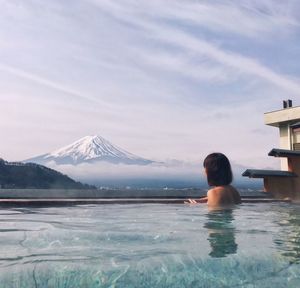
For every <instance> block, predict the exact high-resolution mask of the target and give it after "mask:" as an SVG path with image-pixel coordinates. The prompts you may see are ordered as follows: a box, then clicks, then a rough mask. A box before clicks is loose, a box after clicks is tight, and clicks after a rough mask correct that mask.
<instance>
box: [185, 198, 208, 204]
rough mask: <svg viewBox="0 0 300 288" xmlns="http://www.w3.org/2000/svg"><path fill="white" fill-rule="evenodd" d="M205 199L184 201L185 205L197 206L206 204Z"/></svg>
mask: <svg viewBox="0 0 300 288" xmlns="http://www.w3.org/2000/svg"><path fill="white" fill-rule="evenodd" d="M206 202H207V197H201V198H200V199H197V200H196V199H188V201H184V203H185V204H198V203H206Z"/></svg>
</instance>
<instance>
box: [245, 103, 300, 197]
mask: <svg viewBox="0 0 300 288" xmlns="http://www.w3.org/2000/svg"><path fill="white" fill-rule="evenodd" d="M264 120H265V124H266V125H270V126H273V127H277V128H279V137H280V148H273V149H272V150H271V151H270V152H269V154H268V155H269V156H273V157H280V158H281V170H262V169H247V170H246V171H245V172H244V173H243V174H242V175H243V176H246V177H249V178H262V179H263V180H264V191H265V192H267V193H270V194H271V195H272V196H274V197H275V198H286V197H289V198H292V199H300V106H297V107H293V105H292V101H291V100H287V101H283V109H281V110H277V111H272V112H267V113H265V114H264Z"/></svg>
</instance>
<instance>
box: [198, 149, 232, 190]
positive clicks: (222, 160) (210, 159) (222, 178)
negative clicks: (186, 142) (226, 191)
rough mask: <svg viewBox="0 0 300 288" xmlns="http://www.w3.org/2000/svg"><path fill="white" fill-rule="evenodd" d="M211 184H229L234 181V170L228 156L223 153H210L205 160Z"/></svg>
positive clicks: (209, 183)
mask: <svg viewBox="0 0 300 288" xmlns="http://www.w3.org/2000/svg"><path fill="white" fill-rule="evenodd" d="M203 166H204V168H205V169H206V173H207V183H208V185H209V186H223V185H229V184H230V183H231V182H232V171H231V166H230V162H229V160H228V158H227V157H226V156H225V155H224V154H222V153H212V154H209V155H208V156H207V157H206V158H205V159H204V162H203Z"/></svg>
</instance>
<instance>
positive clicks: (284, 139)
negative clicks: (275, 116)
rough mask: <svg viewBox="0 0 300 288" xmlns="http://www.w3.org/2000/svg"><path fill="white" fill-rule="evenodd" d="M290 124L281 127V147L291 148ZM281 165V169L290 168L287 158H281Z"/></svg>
mask: <svg viewBox="0 0 300 288" xmlns="http://www.w3.org/2000/svg"><path fill="white" fill-rule="evenodd" d="M288 129H289V128H288V126H281V127H280V128H279V135H280V140H279V141H280V142H279V143H280V148H281V149H290V140H289V132H288ZM280 164H281V165H280V166H281V170H288V162H287V159H286V158H281V159H280Z"/></svg>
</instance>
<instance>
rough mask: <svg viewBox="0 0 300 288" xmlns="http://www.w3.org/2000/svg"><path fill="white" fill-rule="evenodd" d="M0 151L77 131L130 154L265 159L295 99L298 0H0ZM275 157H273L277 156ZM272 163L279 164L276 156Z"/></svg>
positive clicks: (298, 100) (44, 148) (20, 152)
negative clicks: (267, 119) (268, 118)
mask: <svg viewBox="0 0 300 288" xmlns="http://www.w3.org/2000/svg"><path fill="white" fill-rule="evenodd" d="M0 6H1V10H0V135H1V141H0V148H1V149H0V157H2V158H4V159H5V160H8V161H16V160H24V159H28V158H31V157H33V156H37V155H40V154H44V153H47V152H50V151H53V150H55V149H57V148H60V147H62V146H65V145H67V144H70V143H72V142H73V141H75V140H77V139H79V138H82V137H84V136H86V135H95V134H98V135H101V136H102V137H104V138H106V139H108V140H109V141H111V142H112V143H114V144H116V145H118V146H119V147H122V148H123V149H125V150H127V151H130V152H131V153H134V154H137V155H139V156H142V157H145V158H149V159H153V160H159V161H164V160H166V159H178V160H182V161H191V162H196V161H200V160H201V159H203V157H205V156H206V155H207V154H208V153H210V152H215V151H220V152H223V153H225V154H226V155H228V156H229V158H230V159H231V160H232V161H233V162H234V163H237V164H239V165H244V166H249V167H256V168H260V167H269V166H272V165H275V164H274V163H277V160H274V159H269V158H268V157H267V153H268V152H269V150H271V149H272V148H274V147H278V145H279V136H278V129H277V128H273V127H267V126H265V125H264V120H263V113H264V112H268V111H272V110H277V109H281V107H282V100H284V99H292V100H293V101H294V105H300V81H299V80H300V66H299V59H300V1H298V0H295V1H288V0H287V1H276V0H272V1H271V0H259V1H255V0H251V1H250V0H249V1H246V0H245V1H243V0H236V1H234V0H232V1H224V0H215V1H196V0H152V1H146V0H139V1H135V0H66V1H60V0H43V1H38V0H27V1H17V0H7V1H4V0H0ZM275 161H276V162H275ZM276 165H277V164H276Z"/></svg>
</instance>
